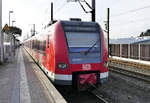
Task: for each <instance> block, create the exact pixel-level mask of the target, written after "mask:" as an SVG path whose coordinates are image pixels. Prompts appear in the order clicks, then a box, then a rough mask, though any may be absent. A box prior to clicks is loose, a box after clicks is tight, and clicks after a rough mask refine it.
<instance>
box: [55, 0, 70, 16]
mask: <svg viewBox="0 0 150 103" xmlns="http://www.w3.org/2000/svg"><path fill="white" fill-rule="evenodd" d="M67 3H68V2H65V3H63V4H62V5H61V6H60V7H59V8H58V9H56V10H55V12H54V13H55V14H57V13H58V12H59V11H60V10H62V8H64V7H65V5H66V4H67Z"/></svg>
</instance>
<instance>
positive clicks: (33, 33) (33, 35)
mask: <svg viewBox="0 0 150 103" xmlns="http://www.w3.org/2000/svg"><path fill="white" fill-rule="evenodd" d="M34 35H35V24H33V36H34Z"/></svg>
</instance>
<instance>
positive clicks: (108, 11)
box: [107, 8, 110, 57]
mask: <svg viewBox="0 0 150 103" xmlns="http://www.w3.org/2000/svg"><path fill="white" fill-rule="evenodd" d="M109 13H110V10H109V8H107V35H108V36H107V37H108V57H109V55H110V44H109Z"/></svg>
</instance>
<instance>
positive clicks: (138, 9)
mask: <svg viewBox="0 0 150 103" xmlns="http://www.w3.org/2000/svg"><path fill="white" fill-rule="evenodd" d="M146 8H150V5H148V6H143V7H141V8H137V9H132V10H129V11H126V12H123V13H120V14H117V15H114V16H113V15H112V18H115V17H118V16H122V15H126V14H129V13H133V12H138V11H140V10H143V9H146Z"/></svg>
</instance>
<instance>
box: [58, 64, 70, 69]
mask: <svg viewBox="0 0 150 103" xmlns="http://www.w3.org/2000/svg"><path fill="white" fill-rule="evenodd" d="M58 68H60V69H66V68H68V65H67V64H66V63H59V64H58Z"/></svg>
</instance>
